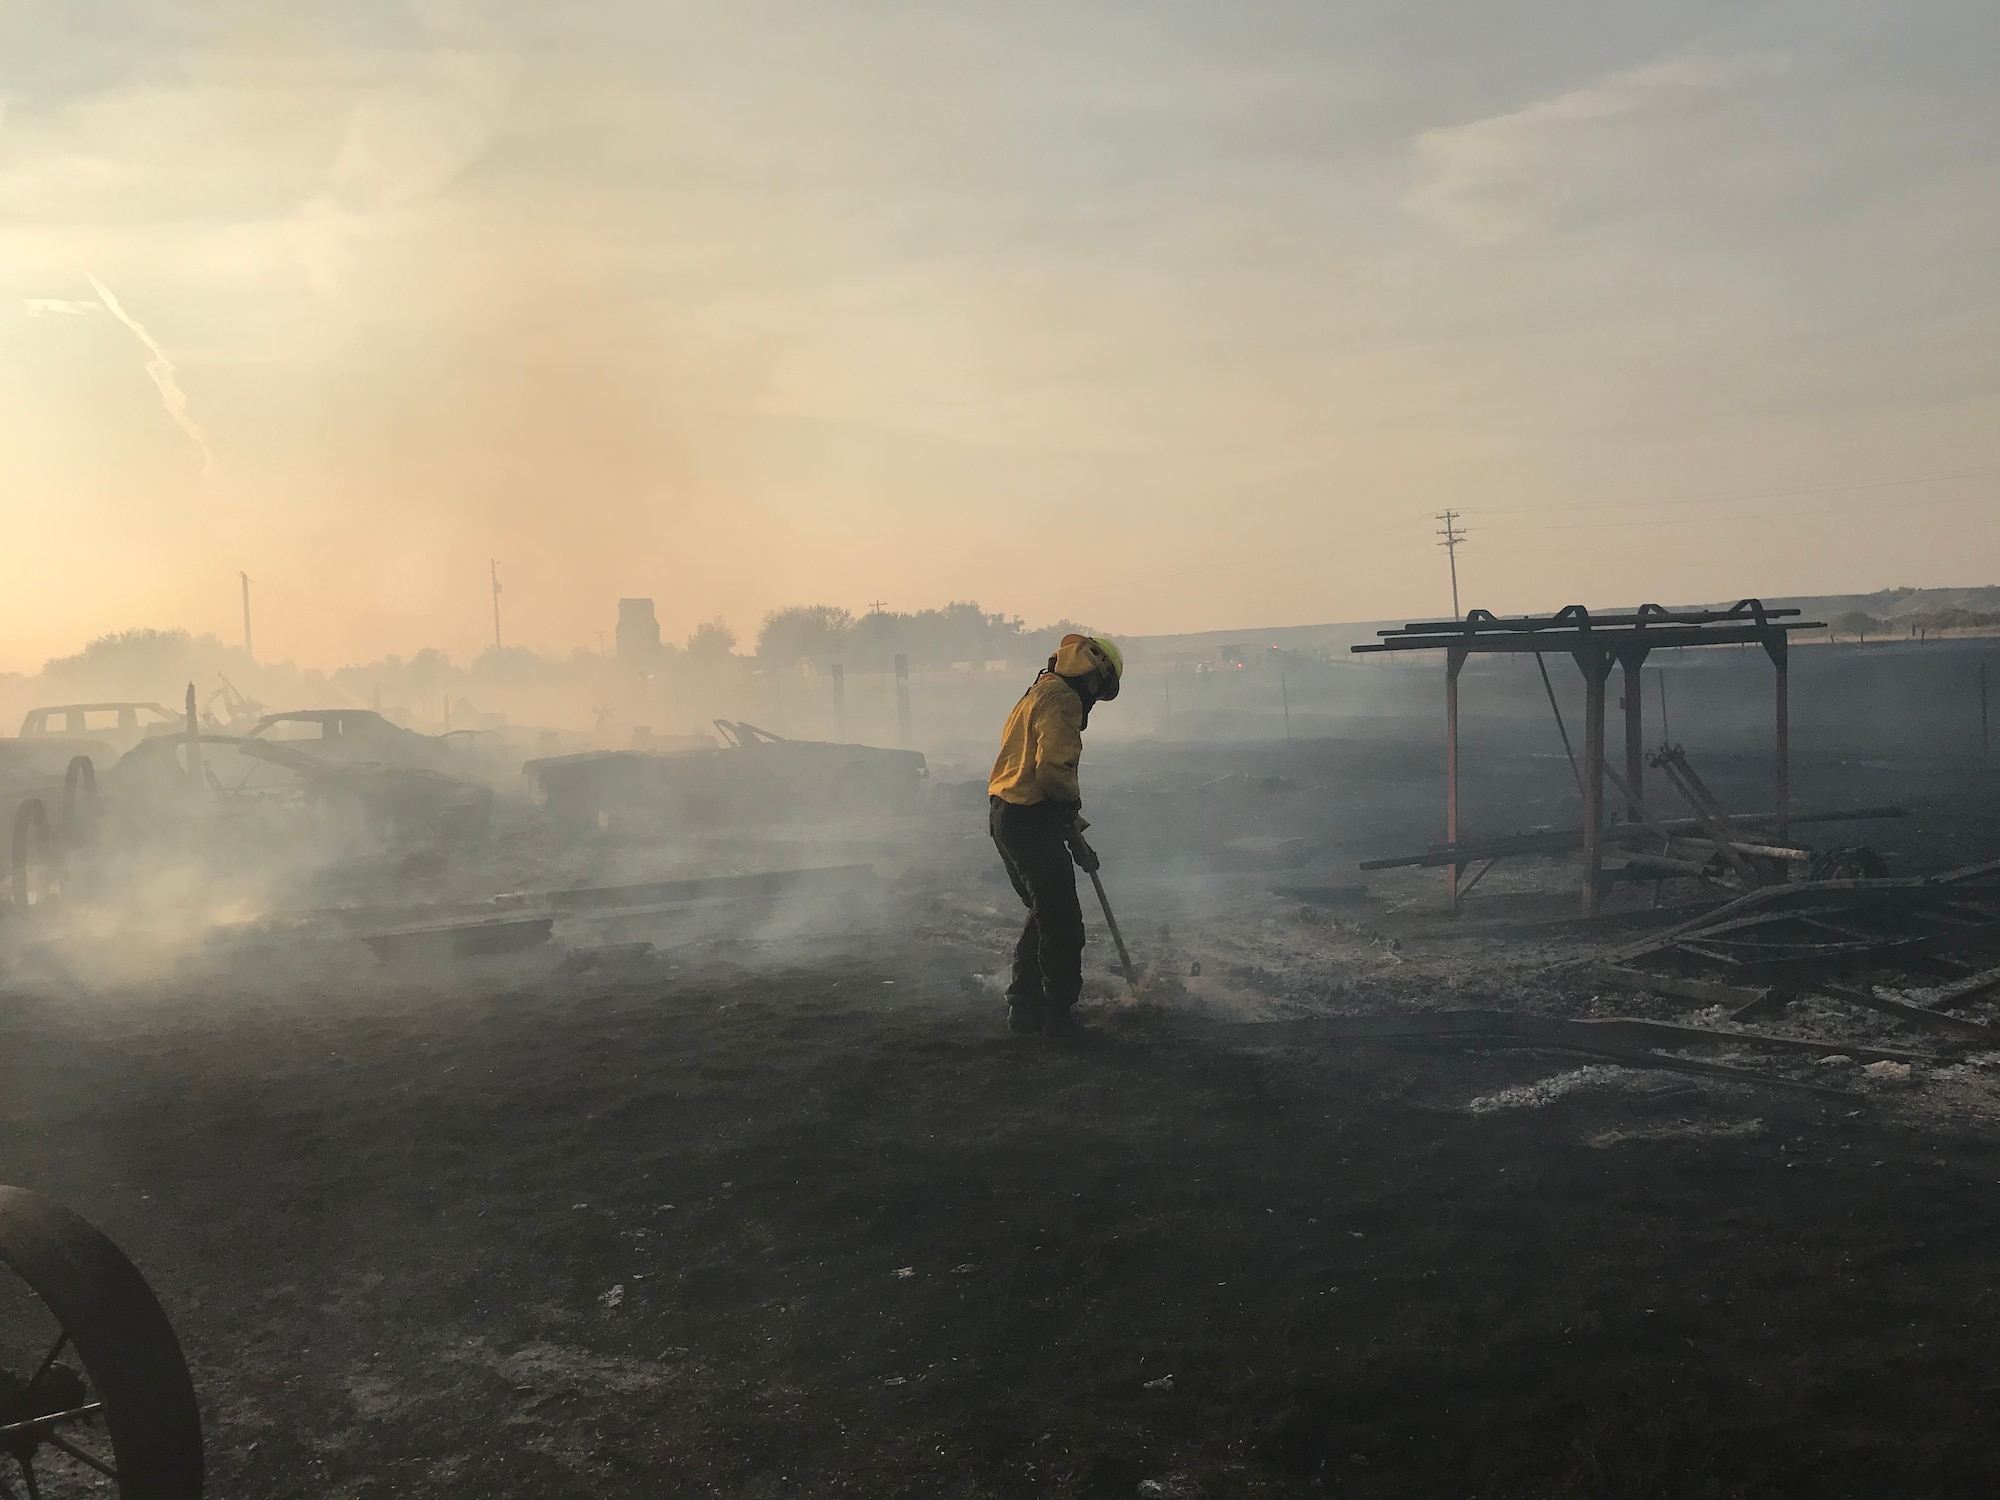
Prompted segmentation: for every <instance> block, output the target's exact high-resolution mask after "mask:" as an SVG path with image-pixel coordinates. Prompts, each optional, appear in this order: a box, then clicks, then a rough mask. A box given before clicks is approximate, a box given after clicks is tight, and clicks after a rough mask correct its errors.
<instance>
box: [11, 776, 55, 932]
mask: <svg viewBox="0 0 2000 1500" xmlns="http://www.w3.org/2000/svg"><path fill="white" fill-rule="evenodd" d="M13 856H14V857H13V873H14V905H15V906H16V907H17V908H18V909H21V910H26V909H27V908H28V907H30V906H39V905H41V904H42V903H43V902H44V901H47V900H49V899H50V898H51V897H53V896H55V895H56V894H57V893H58V892H59V891H60V890H61V889H62V866H61V865H60V863H58V861H57V859H56V840H55V833H54V831H53V830H51V829H50V827H49V810H48V809H47V808H46V807H44V806H42V799H41V798H39V797H29V798H28V799H26V800H25V801H24V802H22V803H21V805H20V806H19V807H17V808H16V809H15V810H14V847H13Z"/></svg>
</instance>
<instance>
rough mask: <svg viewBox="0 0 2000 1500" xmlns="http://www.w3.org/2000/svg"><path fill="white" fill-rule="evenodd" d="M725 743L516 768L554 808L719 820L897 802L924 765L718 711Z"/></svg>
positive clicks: (576, 823) (605, 819) (911, 790)
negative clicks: (787, 733)
mask: <svg viewBox="0 0 2000 1500" xmlns="http://www.w3.org/2000/svg"><path fill="white" fill-rule="evenodd" d="M715 727H716V728H717V729H719V730H720V731H721V732H722V736H723V738H724V740H725V741H727V743H726V744H725V745H720V746H717V745H710V746H709V747H708V748H706V749H691V750H665V751H647V750H597V751H587V752H585V753H583V754H579V755H555V756H547V757H544V758H543V759H540V760H531V761H529V762H528V763H527V764H526V765H524V766H522V767H521V770H522V773H523V774H524V775H526V776H528V777H529V778H530V779H531V780H532V781H533V782H534V784H535V787H536V790H537V792H538V793H539V795H540V797H541V799H542V801H543V802H544V804H545V805H546V806H547V808H548V811H549V815H550V817H551V818H553V819H555V820H556V821H558V822H561V823H566V824H569V825H570V826H572V827H592V826H594V827H597V828H600V829H608V828H610V827H612V826H613V825H614V824H618V823H624V822H631V821H637V822H642V823H652V824H656V825H662V826H668V827H704V826H706V827H717V826H724V827H726V826H730V825H733V824H738V825H740V824H745V823H770V822H777V821H781V820H784V819H787V818H823V817H832V816H838V815H841V814H843V813H855V812H864V813H865V812H893V811H896V810H897V809H899V808H902V807H904V806H907V805H908V804H909V803H910V802H912V801H914V800H915V798H916V796H917V792H918V789H919V787H920V785H921V783H922V781H923V779H924V778H925V777H927V776H928V775H929V774H930V770H929V767H928V766H927V765H926V763H925V761H924V757H923V756H922V755H921V754H920V753H919V752H917V751H915V750H885V749H881V748H878V747H876V746H873V745H840V744H833V743H830V742H828V741H826V740H790V739H786V738H785V737H784V736H782V735H777V734H773V733H771V732H770V731H769V730H768V729H759V728H758V727H757V726H756V725H755V724H744V723H738V722H736V721H733V720H729V719H717V720H716V721H715Z"/></svg>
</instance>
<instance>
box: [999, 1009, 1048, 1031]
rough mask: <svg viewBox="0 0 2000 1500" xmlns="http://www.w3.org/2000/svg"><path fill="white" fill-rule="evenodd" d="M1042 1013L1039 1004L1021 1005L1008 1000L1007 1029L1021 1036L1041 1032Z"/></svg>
mask: <svg viewBox="0 0 2000 1500" xmlns="http://www.w3.org/2000/svg"><path fill="white" fill-rule="evenodd" d="M1042 1025H1043V1013H1042V1008H1041V1007H1040V1006H1039V1005H1021V1004H1018V1003H1016V1002H1011V1001H1010V1002H1009V1003H1008V1006H1007V1029H1008V1030H1009V1031H1011V1032H1014V1033H1016V1034H1018V1035H1021V1036H1040V1035H1041V1034H1042Z"/></svg>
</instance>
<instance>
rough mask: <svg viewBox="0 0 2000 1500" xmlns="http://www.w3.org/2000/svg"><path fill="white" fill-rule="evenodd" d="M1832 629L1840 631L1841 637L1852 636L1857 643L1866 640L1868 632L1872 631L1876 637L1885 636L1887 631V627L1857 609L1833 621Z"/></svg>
mask: <svg viewBox="0 0 2000 1500" xmlns="http://www.w3.org/2000/svg"><path fill="white" fill-rule="evenodd" d="M1833 628H1834V629H1835V630H1838V631H1840V632H1841V633H1842V634H1843V635H1851V636H1853V637H1854V638H1855V639H1856V640H1858V641H1865V640H1867V639H1868V635H1869V632H1870V631H1873V632H1874V633H1875V634H1876V635H1886V634H1887V633H1888V630H1889V627H1888V626H1887V625H1885V624H1883V623H1882V621H1880V620H1878V619H1876V618H1875V616H1873V615H1871V614H1868V613H1867V612H1865V611H1863V610H1858V609H1850V610H1849V611H1848V612H1847V613H1846V614H1844V615H1842V616H1841V617H1840V618H1839V619H1837V620H1835V621H1834V622H1833Z"/></svg>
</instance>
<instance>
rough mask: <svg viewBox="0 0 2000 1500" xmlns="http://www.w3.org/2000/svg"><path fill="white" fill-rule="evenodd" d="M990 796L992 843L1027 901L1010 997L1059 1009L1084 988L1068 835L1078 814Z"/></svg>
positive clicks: (1079, 911)
mask: <svg viewBox="0 0 2000 1500" xmlns="http://www.w3.org/2000/svg"><path fill="white" fill-rule="evenodd" d="M989 800H990V801H991V803H992V811H991V813H990V815H989V819H988V821H989V824H990V826H991V827H992V830H993V842H994V844H995V845H997V846H998V847H999V850H1000V860H1001V863H1003V864H1005V865H1006V866H1007V878H1008V879H1009V880H1011V881H1013V882H1014V890H1015V892H1016V893H1017V894H1018V895H1019V896H1020V898H1021V904H1022V905H1023V906H1025V907H1027V908H1028V921H1027V925H1025V926H1024V927H1022V929H1021V938H1020V941H1019V942H1017V943H1015V944H1014V973H1013V978H1012V980H1011V981H1010V982H1009V984H1008V986H1007V1003H1008V1004H1010V1005H1014V1006H1018V1007H1020V1008H1022V1009H1024V1010H1028V1011H1048V1012H1054V1013H1056V1014H1058V1015H1059V1014H1061V1013H1062V1012H1064V1011H1067V1010H1068V1009H1069V1008H1070V1007H1071V1006H1072V1005H1074V1004H1076V997H1077V996H1078V995H1079V994H1081V993H1082V991H1083V907H1082V905H1081V904H1080V903H1079V902H1078V901H1077V899H1076V868H1075V866H1074V864H1073V863H1072V862H1071V860H1070V853H1069V845H1068V844H1067V843H1065V842H1064V839H1065V836H1066V835H1067V834H1068V833H1069V830H1070V825H1071V823H1072V821H1073V820H1074V818H1075V816H1076V815H1075V814H1074V813H1073V812H1072V811H1071V810H1070V809H1069V808H1067V807H1058V806H1055V805H1053V804H1050V803H1046V802H1043V803H1037V804H1035V805H1034V806H1032V807H1017V806H1015V805H1014V804H1013V803H1011V802H1007V801H1004V800H1002V799H1001V798H999V797H993V798H990V799H989Z"/></svg>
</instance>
